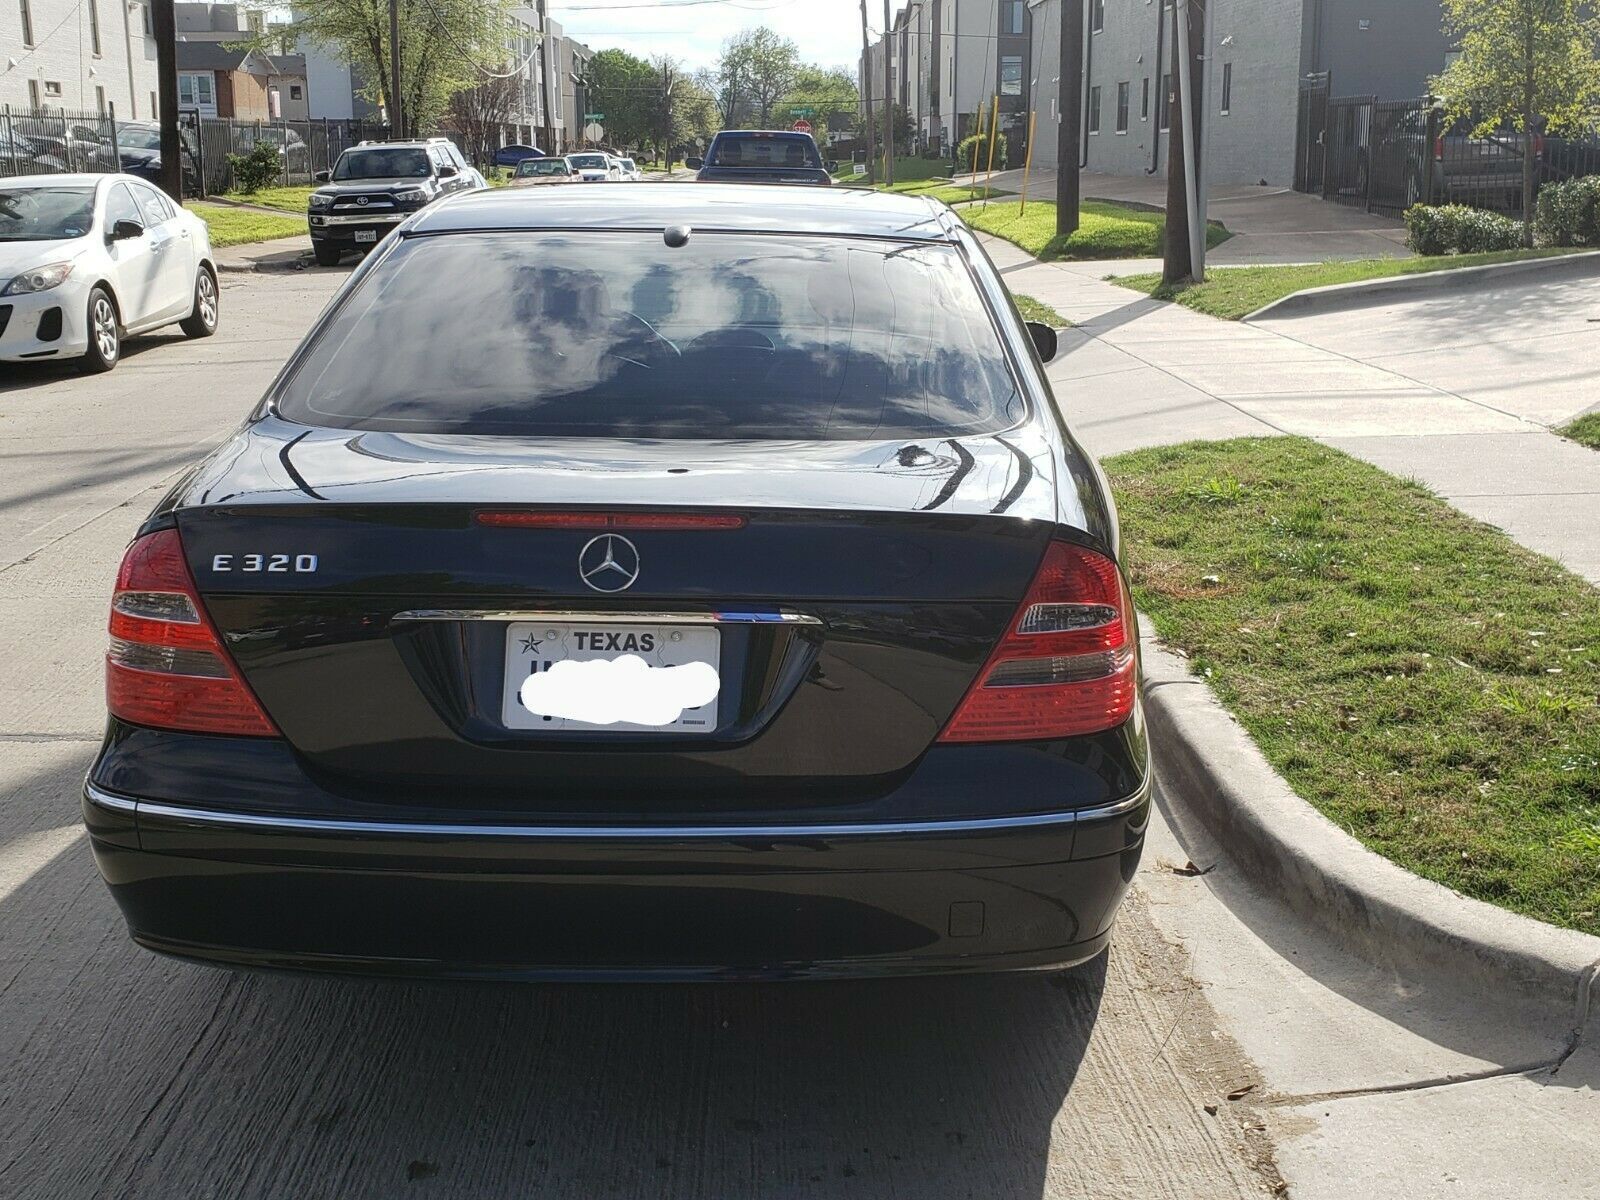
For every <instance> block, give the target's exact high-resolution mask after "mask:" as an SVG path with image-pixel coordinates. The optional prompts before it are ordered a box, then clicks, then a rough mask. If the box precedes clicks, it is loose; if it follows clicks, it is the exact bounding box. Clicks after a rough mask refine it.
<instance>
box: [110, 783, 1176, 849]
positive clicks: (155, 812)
mask: <svg viewBox="0 0 1600 1200" xmlns="http://www.w3.org/2000/svg"><path fill="white" fill-rule="evenodd" d="M84 794H85V795H86V796H87V797H88V798H89V800H90V802H91V803H94V804H99V805H102V806H103V807H106V808H115V809H117V810H118V811H121V812H126V811H128V808H127V806H128V805H130V804H131V805H133V806H134V812H135V813H136V814H137V815H138V816H141V817H142V816H151V817H165V818H167V819H168V820H173V821H186V822H188V823H190V824H193V825H220V826H227V827H232V828H236V829H263V830H271V831H276V832H280V833H324V834H355V835H366V836H376V835H384V836H397V837H417V838H438V837H469V838H490V839H493V838H507V839H526V840H529V841H577V840H581V841H671V842H682V841H697V840H708V839H709V840H724V841H725V840H729V839H748V838H755V839H771V838H818V837H896V836H904V835H906V834H918V833H986V832H1004V831H1006V830H1009V829H1036V828H1041V827H1047V826H1051V825H1076V824H1080V823H1082V822H1084V821H1100V820H1106V819H1108V818H1111V817H1118V816H1122V815H1123V814H1125V813H1129V812H1132V811H1133V810H1134V809H1136V808H1138V807H1139V806H1140V805H1141V804H1144V803H1145V802H1146V801H1148V800H1149V798H1150V789H1149V785H1148V783H1147V784H1146V785H1145V786H1144V787H1142V788H1140V789H1139V790H1138V791H1137V792H1135V793H1134V794H1133V795H1131V796H1128V797H1125V798H1124V799H1122V800H1118V801H1117V802H1116V803H1114V804H1105V805H1101V806H1100V807H1098V808H1080V809H1075V810H1072V811H1070V812H1057V813H1035V814H1030V815H1027V816H1016V817H974V818H966V819H961V820H951V821H878V822H872V823H867V824H817V825H684V826H663V825H442V824H423V823H419V822H411V821H340V820H332V819H327V818H322V817H273V816H263V815H261V814H259V813H230V812H217V811H215V810H213V809H205V808H189V807H187V806H184V805H178V804H161V803H158V802H156V801H154V800H130V799H129V798H128V797H125V796H117V795H113V794H112V793H109V792H104V791H102V790H100V789H99V788H97V787H95V786H94V785H93V784H92V783H85V784H84Z"/></svg>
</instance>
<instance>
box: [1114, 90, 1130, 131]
mask: <svg viewBox="0 0 1600 1200" xmlns="http://www.w3.org/2000/svg"><path fill="white" fill-rule="evenodd" d="M1128 89H1129V85H1128V84H1126V83H1119V84H1117V132H1118V133H1127V132H1128V98H1129V90H1128Z"/></svg>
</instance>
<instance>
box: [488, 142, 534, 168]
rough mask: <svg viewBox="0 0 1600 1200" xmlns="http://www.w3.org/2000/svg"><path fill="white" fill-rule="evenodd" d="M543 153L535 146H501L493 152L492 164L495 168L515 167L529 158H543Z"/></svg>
mask: <svg viewBox="0 0 1600 1200" xmlns="http://www.w3.org/2000/svg"><path fill="white" fill-rule="evenodd" d="M543 157H545V153H544V151H543V150H541V149H539V147H537V146H522V145H513V146H501V147H500V149H498V150H496V151H495V152H494V157H493V160H492V164H493V165H494V166H497V167H515V166H516V165H517V164H518V163H520V162H523V161H524V160H526V159H530V158H543Z"/></svg>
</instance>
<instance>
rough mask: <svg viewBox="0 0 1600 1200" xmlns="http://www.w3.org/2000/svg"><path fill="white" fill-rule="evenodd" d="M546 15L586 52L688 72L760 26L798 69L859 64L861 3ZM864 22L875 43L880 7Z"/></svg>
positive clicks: (571, 10)
mask: <svg viewBox="0 0 1600 1200" xmlns="http://www.w3.org/2000/svg"><path fill="white" fill-rule="evenodd" d="M898 2H899V0H897V3H898ZM625 5H626V6H627V7H624V6H625ZM546 11H548V12H549V14H550V16H551V17H552V18H554V19H555V20H556V21H558V22H559V23H560V24H561V26H562V32H564V33H565V34H566V35H567V36H568V37H571V38H576V39H577V40H578V41H580V42H583V43H584V44H586V45H587V46H589V47H590V48H591V49H594V50H607V49H610V48H611V47H613V46H615V47H617V48H619V49H622V50H627V51H629V52H630V53H633V54H637V55H639V56H640V57H641V58H649V57H650V56H651V55H653V54H670V55H672V56H673V57H674V58H677V59H680V60H682V62H683V64H684V65H685V66H686V67H688V68H689V69H690V70H694V69H696V68H698V67H709V66H711V65H712V64H713V63H715V62H716V60H717V55H718V54H719V53H720V52H721V50H722V44H723V42H725V41H727V40H728V39H729V38H730V37H732V36H733V35H734V34H736V33H738V32H740V31H741V30H744V29H755V28H758V27H759V26H762V25H765V26H767V27H768V28H769V29H771V30H773V31H774V32H776V33H779V34H782V35H783V36H784V37H786V38H789V39H790V40H791V41H793V42H794V43H795V45H797V46H798V47H799V48H800V58H801V61H802V62H811V63H819V64H821V65H822V66H824V67H844V68H846V69H848V70H849V71H850V72H851V74H854V73H855V69H856V60H857V59H859V58H860V57H861V6H860V3H859V0H717V2H712V3H694V4H686V3H683V2H682V0H654V2H653V3H652V2H650V0H571V3H570V4H567V3H562V2H561V0H547V3H546ZM867 20H868V22H869V24H870V27H871V30H872V38H873V40H874V41H876V40H877V38H878V33H879V27H880V26H881V25H882V24H883V4H882V3H881V0H867Z"/></svg>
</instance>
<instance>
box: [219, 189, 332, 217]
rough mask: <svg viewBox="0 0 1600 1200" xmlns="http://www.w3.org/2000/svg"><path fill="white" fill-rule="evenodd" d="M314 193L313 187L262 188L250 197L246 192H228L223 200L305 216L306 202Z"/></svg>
mask: <svg viewBox="0 0 1600 1200" xmlns="http://www.w3.org/2000/svg"><path fill="white" fill-rule="evenodd" d="M314 191H316V189H315V188H313V187H270V188H262V189H261V190H260V191H259V192H253V193H251V194H250V195H246V194H245V193H244V192H227V193H225V194H224V195H223V199H225V200H237V201H238V202H239V203H240V204H257V205H260V206H261V207H262V208H281V209H283V210H284V211H285V212H292V213H300V214H301V215H304V214H305V211H306V201H307V199H308V198H309V197H310V195H311V193H312V192H314Z"/></svg>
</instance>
